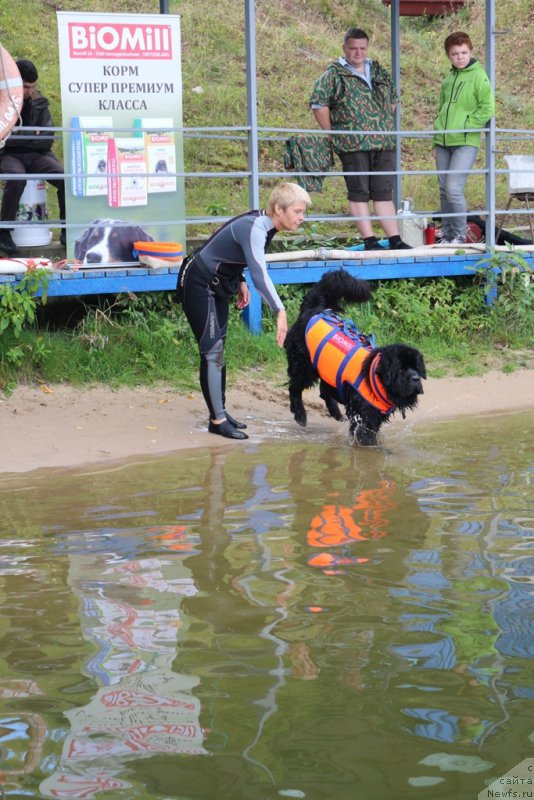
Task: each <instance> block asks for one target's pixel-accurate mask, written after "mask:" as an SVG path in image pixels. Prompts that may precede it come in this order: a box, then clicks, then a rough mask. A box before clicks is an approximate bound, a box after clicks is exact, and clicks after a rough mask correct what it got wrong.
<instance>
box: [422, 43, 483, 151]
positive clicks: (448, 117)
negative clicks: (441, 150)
mask: <svg viewBox="0 0 534 800" xmlns="http://www.w3.org/2000/svg"><path fill="white" fill-rule="evenodd" d="M494 113H495V101H494V99H493V91H492V89H491V84H490V81H489V78H488V76H487V74H486V71H485V69H484V67H483V66H482V64H481V63H480V61H477V60H476V59H472V60H471V63H470V64H468V65H467V67H464V69H456V67H451V71H450V72H449V74H448V75H447V77H446V78H445V80H444V81H443V84H442V86H441V91H440V95H439V112H438V115H437V117H436V119H435V120H434V130H436V131H441V133H436V134H434V138H433V139H432V144H433V145H441V146H442V147H458V146H461V145H470V146H472V147H480V132H478V133H471V132H470V129H471V128H484V127H485V125H486V124H487V122H488V120H489V119H490V118H491V117H492V116H493V114H494ZM464 129H465V132H463V133H446V131H462V130H464Z"/></svg>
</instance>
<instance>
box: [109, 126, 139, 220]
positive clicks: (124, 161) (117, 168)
mask: <svg viewBox="0 0 534 800" xmlns="http://www.w3.org/2000/svg"><path fill="white" fill-rule="evenodd" d="M147 171H148V170H147V161H146V151H145V143H144V139H142V138H139V137H134V136H130V137H127V138H124V139H122V138H114V139H109V140H108V205H110V206H111V208H124V207H126V206H146V205H147V203H148V193H147V192H148V188H147Z"/></svg>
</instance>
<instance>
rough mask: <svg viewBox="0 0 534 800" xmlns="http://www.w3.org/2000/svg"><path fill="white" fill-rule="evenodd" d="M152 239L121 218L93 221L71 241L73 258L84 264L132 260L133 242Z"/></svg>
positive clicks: (151, 240)
mask: <svg viewBox="0 0 534 800" xmlns="http://www.w3.org/2000/svg"><path fill="white" fill-rule="evenodd" d="M153 241H154V239H153V237H152V236H150V234H149V233H147V232H146V231H144V230H143V229H142V228H141V227H139V225H132V224H131V222H126V221H125V220H123V219H94V220H93V221H92V222H91V223H90V225H89V227H88V228H86V229H85V230H84V232H83V233H82V235H81V236H80V237H79V238H78V239H76V241H75V242H74V258H75V259H76V261H79V262H81V263H82V264H85V265H89V264H91V265H93V266H94V265H97V264H114V263H117V262H121V261H126V262H128V261H134V260H135V259H134V258H133V255H132V250H133V244H134V242H153Z"/></svg>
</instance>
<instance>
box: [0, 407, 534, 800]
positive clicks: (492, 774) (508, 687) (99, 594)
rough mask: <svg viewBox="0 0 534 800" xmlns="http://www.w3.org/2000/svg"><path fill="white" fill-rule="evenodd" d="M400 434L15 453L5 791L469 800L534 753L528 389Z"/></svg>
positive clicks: (1, 654)
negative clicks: (72, 464) (52, 464)
mask: <svg viewBox="0 0 534 800" xmlns="http://www.w3.org/2000/svg"><path fill="white" fill-rule="evenodd" d="M385 442H386V446H385V447H384V448H380V449H367V450H366V449H361V448H357V449H356V448H351V447H350V446H348V444H346V443H344V442H342V441H341V442H340V441H336V443H335V446H333V445H332V443H331V442H328V441H321V442H317V441H313V440H312V438H311V437H308V438H303V437H299V438H298V439H295V440H293V441H291V440H287V439H284V440H283V441H277V442H275V443H272V442H270V443H264V444H260V445H255V444H252V443H246V444H245V446H244V447H243V445H242V444H240V445H239V446H236V447H229V448H227V447H222V448H215V449H213V450H211V451H207V450H198V451H194V452H184V453H180V454H178V455H174V456H172V457H161V458H157V459H147V460H144V461H138V462H135V461H130V462H128V463H124V464H114V465H112V466H111V467H108V468H97V467H91V468H86V469H81V470H78V471H73V472H68V473H67V472H61V471H39V472H36V473H32V474H30V475H21V476H13V475H9V476H8V475H3V476H2V475H0V507H1V520H2V522H1V530H2V536H1V538H0V602H1V612H0V798H8V797H9V798H84V800H85V799H86V798H93V797H95V798H97V797H98V798H109V800H115V799H117V800H119V798H120V799H121V800H122V799H123V798H124V800H132V798H140V799H141V800H170V798H172V799H173V800H192V799H193V798H194V799H195V800H197V799H198V800H219V799H221V800H242V799H243V800H245V799H246V800H248V799H250V800H275V799H276V798H283V797H296V798H308V800H320V799H321V800H322V798H324V799H325V800H356V798H357V799H358V800H382V799H383V800H386V799H387V800H390V799H391V798H408V799H409V800H412V799H416V798H421V800H429V799H430V800H432V798H444V799H445V798H446V799H447V800H449V799H450V798H454V800H463V799H464V798H465V800H473V799H474V798H477V796H478V794H479V793H480V792H482V791H486V792H487V790H486V789H485V787H487V786H488V784H490V783H491V782H492V781H499V778H501V777H502V776H504V775H505V774H506V773H507V772H508V771H509V770H513V769H514V768H515V766H516V765H517V764H519V762H521V761H523V759H526V758H531V757H532V758H534V603H533V600H534V598H533V592H534V583H533V582H534V577H533V575H534V569H533V567H534V548H533V537H534V492H533V486H532V485H533V482H534V455H533V452H534V448H533V442H534V414H533V413H529V414H510V415H500V416H496V417H486V418H485V419H483V420H472V419H469V420H460V421H458V420H457V421H454V422H447V423H442V424H439V425H434V426H432V427H429V428H423V427H419V428H418V427H416V428H414V429H413V430H411V431H409V430H408V429H406V431H405V432H404V433H402V434H400V435H399V434H396V435H395V436H391V437H390V438H389V439H388V436H387V432H386V434H385ZM526 774H527V775H528V774H529V773H528V772H527V773H526ZM530 774H533V773H530ZM494 788H495V787H494ZM497 788H499V789H500V790H501V791H502V790H506V789H507V788H510V787H509V786H508V785H507V784H506V780H504V782H503V781H501V782H500V783H499V782H498V784H497ZM514 788H515V789H517V788H518V787H517V784H516V785H515V786H514ZM524 788H526V789H528V790H529V791H531V792H532V794H530V795H528V794H525V795H524V796H526V797H527V796H531V797H532V796H534V791H533V789H534V786H533V785H532V784H528V783H526V782H524V784H523V789H524ZM523 789H522V790H523ZM486 796H490V797H491V796H499V795H496V794H493V795H491V794H490V795H488V794H485V795H484V797H486ZM502 796H505V795H502ZM518 796H520V795H518Z"/></svg>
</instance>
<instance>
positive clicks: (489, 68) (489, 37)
mask: <svg viewBox="0 0 534 800" xmlns="http://www.w3.org/2000/svg"><path fill="white" fill-rule="evenodd" d="M486 72H487V73H488V77H489V80H490V83H491V88H492V90H493V94H494V96H495V0H486ZM495 150H496V136H495V116H493V117H492V118H491V119H490V121H489V126H488V131H487V133H486V169H487V170H488V171H487V173H486V203H485V205H486V208H487V209H488V216H487V217H486V249H488V248H489V249H492V248H493V247H495V204H496V198H495V190H496V180H495Z"/></svg>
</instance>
